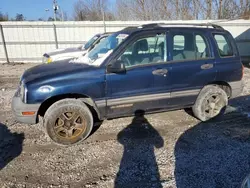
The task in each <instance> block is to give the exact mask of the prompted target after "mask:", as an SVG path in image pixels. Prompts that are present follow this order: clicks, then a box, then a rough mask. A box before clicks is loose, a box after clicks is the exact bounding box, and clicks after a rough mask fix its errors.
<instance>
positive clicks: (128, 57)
mask: <svg viewBox="0 0 250 188" xmlns="http://www.w3.org/2000/svg"><path fill="white" fill-rule="evenodd" d="M119 60H122V61H123V62H124V63H125V66H126V67H132V66H137V65H145V64H151V63H157V62H164V61H166V35H165V34H155V35H152V36H148V37H143V38H140V39H138V40H136V41H135V42H133V43H132V44H131V45H129V46H128V47H127V49H126V50H125V52H124V53H123V54H122V55H121V56H120V57H119Z"/></svg>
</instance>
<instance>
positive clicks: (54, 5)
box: [53, 0, 58, 21]
mask: <svg viewBox="0 0 250 188" xmlns="http://www.w3.org/2000/svg"><path fill="white" fill-rule="evenodd" d="M53 10H54V21H56V12H57V10H58V5H57V2H56V0H53Z"/></svg>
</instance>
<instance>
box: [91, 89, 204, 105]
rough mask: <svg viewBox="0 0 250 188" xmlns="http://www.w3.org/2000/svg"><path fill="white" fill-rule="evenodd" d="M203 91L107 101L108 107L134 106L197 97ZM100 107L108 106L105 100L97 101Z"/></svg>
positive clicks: (185, 91)
mask: <svg viewBox="0 0 250 188" xmlns="http://www.w3.org/2000/svg"><path fill="white" fill-rule="evenodd" d="M200 90H201V89H192V90H184V91H175V92H171V93H170V92H168V93H157V94H149V95H139V96H131V97H122V98H115V99H107V106H108V107H110V106H116V105H123V104H134V103H137V102H145V101H155V100H160V99H170V98H175V97H185V96H195V95H198V94H199V92H200ZM95 103H96V105H97V106H98V107H104V106H105V105H106V101H105V100H97V101H95Z"/></svg>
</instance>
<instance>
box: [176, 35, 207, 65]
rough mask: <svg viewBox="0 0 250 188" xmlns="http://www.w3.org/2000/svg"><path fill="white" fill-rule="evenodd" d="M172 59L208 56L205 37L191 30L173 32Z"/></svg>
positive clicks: (192, 58)
mask: <svg viewBox="0 0 250 188" xmlns="http://www.w3.org/2000/svg"><path fill="white" fill-rule="evenodd" d="M172 37H173V53H172V56H173V60H174V61H185V60H197V59H203V58H209V57H210V54H209V46H208V43H207V41H206V40H205V37H204V36H202V35H200V34H194V33H191V32H186V33H185V32H181V33H177V32H176V33H173V35H172Z"/></svg>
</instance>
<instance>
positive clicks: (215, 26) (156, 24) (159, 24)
mask: <svg viewBox="0 0 250 188" xmlns="http://www.w3.org/2000/svg"><path fill="white" fill-rule="evenodd" d="M163 25H165V26H167V25H169V26H171V25H180V26H185V25H188V26H204V27H213V28H215V29H222V30H224V28H223V27H221V26H219V25H216V24H212V23H150V24H144V25H141V26H139V28H154V27H161V26H163Z"/></svg>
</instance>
